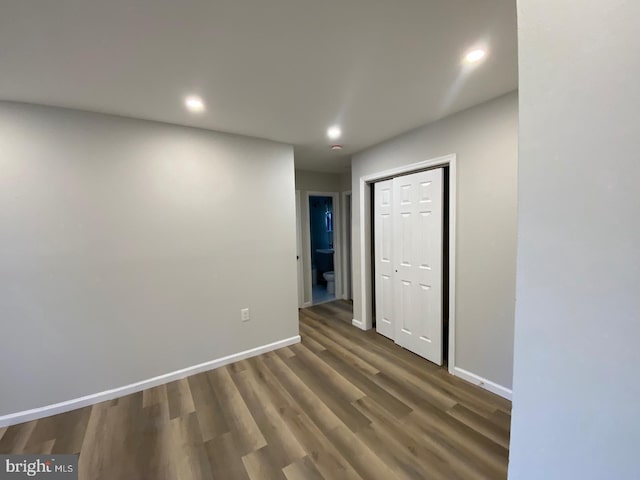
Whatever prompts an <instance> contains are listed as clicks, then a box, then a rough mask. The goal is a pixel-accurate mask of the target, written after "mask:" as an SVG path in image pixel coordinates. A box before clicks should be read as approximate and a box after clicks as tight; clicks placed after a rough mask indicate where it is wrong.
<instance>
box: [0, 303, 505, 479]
mask: <svg viewBox="0 0 640 480" xmlns="http://www.w3.org/2000/svg"><path fill="white" fill-rule="evenodd" d="M351 317H352V315H351V305H350V304H348V303H346V302H341V301H339V302H334V303H331V304H324V305H319V306H317V307H312V308H310V309H306V310H302V311H301V312H300V333H301V336H302V343H301V344H298V345H294V346H292V347H288V348H283V349H280V350H277V351H275V352H271V353H267V354H264V355H260V356H258V357H255V358H252V359H249V360H244V361H241V362H237V363H234V364H232V365H229V366H227V367H223V368H219V369H217V370H213V371H210V372H206V373H201V374H198V375H194V376H191V377H189V378H186V379H184V380H179V381H176V382H172V383H169V384H167V385H163V386H160V387H156V388H152V389H149V390H145V391H144V392H140V393H136V394H133V395H129V396H126V397H122V398H119V399H117V400H113V401H110V402H104V403H100V404H97V405H94V406H92V407H86V408H83V409H79V410H75V411H72V412H68V413H65V414H61V415H56V416H53V417H48V418H44V419H41V420H36V421H32V422H28V423H23V424H20V425H15V426H12V427H9V428H0V453H47V454H48V453H80V468H79V470H80V479H81V480H119V479H123V480H125V479H126V480H134V479H150V480H152V479H153V480H162V479H167V480H175V479H180V480H192V479H193V480H195V479H222V480H233V479H242V480H270V479H280V480H283V479H287V480H321V479H325V480H339V479H354V480H355V479H359V480H374V479H381V480H390V479H394V478H398V479H411V480H415V479H465V480H467V479H501V478H506V471H507V459H508V447H509V428H510V411H511V402H509V401H506V400H504V399H502V398H500V397H497V396H495V395H493V394H491V393H489V392H486V391H484V390H482V389H480V388H478V387H475V386H473V385H470V384H468V383H466V382H464V381H462V380H460V379H458V378H454V377H452V376H450V375H449V374H448V373H447V372H446V370H444V369H442V368H438V367H436V366H434V365H432V364H430V363H429V362H427V361H425V360H422V359H421V358H419V357H417V356H415V355H413V354H412V353H410V352H407V351H406V350H403V349H401V348H399V347H397V346H396V345H395V344H394V343H393V342H391V341H389V340H387V339H385V338H384V337H382V336H380V335H378V334H376V333H375V332H373V331H371V332H366V333H365V332H362V331H360V330H357V329H355V328H354V327H352V326H351V325H350V321H351Z"/></svg>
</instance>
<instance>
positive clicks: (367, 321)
mask: <svg viewBox="0 0 640 480" xmlns="http://www.w3.org/2000/svg"><path fill="white" fill-rule="evenodd" d="M436 167H449V350H448V358H447V363H448V369H449V373H451V374H453V372H454V368H455V337H456V335H455V332H456V329H455V325H456V322H455V319H456V311H455V305H456V289H455V288H456V275H455V273H456V211H457V207H456V185H457V175H456V155H455V154H449V155H444V156H442V157H436V158H432V159H429V160H425V161H422V162H417V163H411V164H408V165H402V166H399V167H396V168H391V169H388V170H383V171H380V172H376V173H372V174H369V175H363V176H362V177H360V178H359V180H358V181H359V186H360V196H359V198H358V207H359V212H360V218H359V227H360V252H359V254H358V256H359V258H360V288H361V295H362V296H361V298H362V318H361V319H359V320H356V319H353V322H352V323H353V325H354V326H356V327H358V328H360V329H362V330H370V329H371V328H373V302H374V301H375V296H374V292H373V291H372V281H371V273H372V265H371V263H372V262H371V252H372V241H373V239H372V238H371V223H372V215H371V214H372V209H371V188H372V185H373V184H374V183H375V182H377V181H380V180H387V179H389V178H393V177H397V176H400V175H406V174H409V173H415V172H419V171H421V170H428V169H431V168H436ZM352 201H353V198H352Z"/></svg>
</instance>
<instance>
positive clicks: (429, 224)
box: [374, 168, 443, 365]
mask: <svg viewBox="0 0 640 480" xmlns="http://www.w3.org/2000/svg"><path fill="white" fill-rule="evenodd" d="M442 183H443V170H442V169H441V168H438V169H435V170H428V171H425V172H418V173H414V174H411V175H404V176H400V177H396V178H393V179H391V180H385V181H383V182H378V183H376V184H375V187H374V188H375V200H374V202H375V205H374V237H375V239H374V241H375V246H374V250H375V289H376V292H375V293H376V330H377V331H378V332H379V333H381V334H382V335H385V336H387V337H389V338H391V339H393V340H394V341H395V342H396V343H397V344H398V345H401V346H402V347H404V348H406V349H407V350H410V351H412V352H414V353H416V354H418V355H420V356H422V357H424V358H426V359H427V360H430V361H432V362H434V363H436V364H438V365H442V323H443V322H442V222H443V185H442Z"/></svg>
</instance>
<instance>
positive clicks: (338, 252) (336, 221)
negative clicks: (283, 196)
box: [303, 191, 342, 306]
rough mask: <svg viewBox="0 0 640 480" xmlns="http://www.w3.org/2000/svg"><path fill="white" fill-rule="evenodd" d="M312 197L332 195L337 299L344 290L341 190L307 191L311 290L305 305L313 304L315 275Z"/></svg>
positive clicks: (307, 256)
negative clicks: (312, 279) (313, 264)
mask: <svg viewBox="0 0 640 480" xmlns="http://www.w3.org/2000/svg"><path fill="white" fill-rule="evenodd" d="M311 197H331V202H332V204H333V212H332V213H333V273H334V275H335V282H336V284H335V297H336V300H339V299H340V294H341V292H342V248H341V245H340V244H341V243H342V241H341V240H342V237H341V233H342V228H341V225H340V222H341V221H342V215H341V212H340V193H339V192H312V191H307V192H305V195H304V198H305V202H304V207H303V208H304V209H305V212H306V214H307V215H306V217H307V225H306V231H307V238H306V239H305V240H306V241H305V246H304V248H305V259H306V260H307V265H308V266H309V271H308V272H307V274H306V275H305V286H306V290H307V291H308V292H309V296H310V298H309V301H308V302H305V306H311V305H313V287H312V285H311V284H312V281H311V277H312V275H313V268H312V264H311V216H310V215H309V198H311Z"/></svg>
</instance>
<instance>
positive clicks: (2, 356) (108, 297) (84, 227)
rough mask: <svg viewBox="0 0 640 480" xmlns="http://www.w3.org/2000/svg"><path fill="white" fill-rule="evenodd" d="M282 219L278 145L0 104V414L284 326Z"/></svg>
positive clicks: (287, 264) (238, 345)
mask: <svg viewBox="0 0 640 480" xmlns="http://www.w3.org/2000/svg"><path fill="white" fill-rule="evenodd" d="M265 200H268V204H266V203H265ZM294 219H295V201H294V167H293V149H292V147H291V146H287V145H282V144H278V143H273V142H268V141H263V140H257V139H251V138H245V137H239V136H232V135H225V134H218V133H214V132H210V131H205V130H197V129H190V128H182V127H177V126H171V125H167V124H161V123H153V122H146V121H138V120H129V119H124V118H119V117H111V116H105V115H98V114H90V113H81V112H74V111H71V110H63V109H55V108H46V107H37V106H27V105H20V104H11V103H0V285H1V286H2V288H0V319H1V321H2V335H1V336H2V346H1V348H0V392H1V394H0V415H2V414H8V413H14V412H18V411H23V410H26V409H30V408H34V407H41V406H44V405H48V404H52V403H55V402H60V401H64V400H69V399H73V398H77V397H79V396H83V395H87V394H92V393H97V392H101V391H104V390H106V389H110V388H114V387H119V386H123V385H126V384H130V383H132V382H137V381H140V380H144V379H148V378H150V377H153V376H156V375H160V374H164V373H168V372H172V371H175V370H177V369H182V368H185V367H189V366H192V365H195V364H198V363H202V362H206V361H209V360H213V359H216V358H219V357H222V356H226V355H229V354H233V353H237V352H239V351H244V350H247V349H250V348H253V347H256V346H260V345H264V344H268V343H270V342H274V341H277V340H281V339H285V338H289V337H293V336H295V335H297V333H298V323H297V311H296V265H295V261H294V252H295V220H294ZM256 232H259V235H258V234H256ZM245 306H247V307H250V308H251V313H252V320H251V321H250V322H248V323H241V322H240V308H241V307H245Z"/></svg>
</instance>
